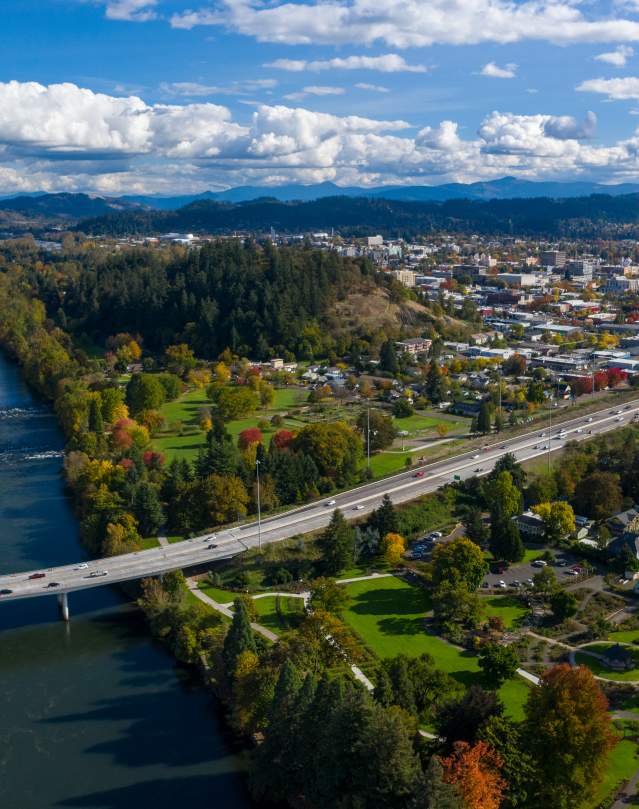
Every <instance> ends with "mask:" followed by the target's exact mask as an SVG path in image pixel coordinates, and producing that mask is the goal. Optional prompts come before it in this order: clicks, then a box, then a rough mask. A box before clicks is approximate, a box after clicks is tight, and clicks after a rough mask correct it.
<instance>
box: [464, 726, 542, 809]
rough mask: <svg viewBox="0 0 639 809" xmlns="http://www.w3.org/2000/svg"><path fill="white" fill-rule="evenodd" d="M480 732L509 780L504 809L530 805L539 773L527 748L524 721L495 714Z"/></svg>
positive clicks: (516, 808)
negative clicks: (529, 798)
mask: <svg viewBox="0 0 639 809" xmlns="http://www.w3.org/2000/svg"><path fill="white" fill-rule="evenodd" d="M478 736H479V738H480V739H481V740H482V741H485V742H487V743H488V745H490V747H492V749H493V750H495V752H496V753H497V754H498V755H499V757H500V758H501V760H502V766H501V774H502V777H503V778H504V780H505V781H506V784H507V787H506V791H505V793H504V801H503V804H502V809H523V807H526V806H529V802H528V792H529V789H530V785H531V784H532V783H533V780H534V779H535V777H536V776H535V771H534V768H533V764H532V759H531V757H530V754H529V753H528V752H527V751H526V750H525V749H524V747H525V743H526V739H525V733H524V732H523V731H522V727H521V725H520V724H519V723H517V722H513V721H512V720H511V719H508V718H507V717H505V716H491V717H490V718H489V719H487V720H486V722H484V724H483V725H482V727H481V728H480V730H479V734H478Z"/></svg>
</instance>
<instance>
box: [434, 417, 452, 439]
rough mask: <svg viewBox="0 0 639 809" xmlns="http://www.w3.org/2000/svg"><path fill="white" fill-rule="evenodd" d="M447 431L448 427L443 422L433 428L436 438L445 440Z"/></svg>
mask: <svg viewBox="0 0 639 809" xmlns="http://www.w3.org/2000/svg"><path fill="white" fill-rule="evenodd" d="M449 430H450V427H449V426H448V424H446V422H445V421H440V422H439V423H438V424H437V426H436V427H435V432H436V433H437V437H438V438H446V436H447V435H448V431H449Z"/></svg>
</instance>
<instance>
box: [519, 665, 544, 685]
mask: <svg viewBox="0 0 639 809" xmlns="http://www.w3.org/2000/svg"><path fill="white" fill-rule="evenodd" d="M517 674H519V676H520V677H523V678H524V680H528V682H529V683H532V684H533V685H539V682H540V680H539V677H537V676H536V675H534V674H531V673H530V672H529V671H526V669H517Z"/></svg>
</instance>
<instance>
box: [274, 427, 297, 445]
mask: <svg viewBox="0 0 639 809" xmlns="http://www.w3.org/2000/svg"><path fill="white" fill-rule="evenodd" d="M294 437H295V436H294V435H293V433H292V432H291V431H290V430H278V431H277V432H276V433H275V435H274V436H273V443H274V444H275V446H276V447H277V448H278V449H286V447H288V446H289V445H290V443H291V441H292V440H293V438H294Z"/></svg>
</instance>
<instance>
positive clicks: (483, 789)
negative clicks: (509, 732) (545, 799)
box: [441, 741, 551, 809]
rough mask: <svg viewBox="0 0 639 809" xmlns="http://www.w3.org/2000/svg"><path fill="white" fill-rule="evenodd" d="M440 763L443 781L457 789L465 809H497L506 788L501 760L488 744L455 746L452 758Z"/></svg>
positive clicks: (466, 743)
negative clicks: (442, 770)
mask: <svg viewBox="0 0 639 809" xmlns="http://www.w3.org/2000/svg"><path fill="white" fill-rule="evenodd" d="M441 763H442V767H443V768H444V781H445V782H446V783H447V784H455V785H456V786H457V788H458V789H459V791H460V792H461V795H462V797H463V799H464V805H465V806H466V807H467V809H499V806H500V805H501V802H502V796H503V792H504V789H505V788H506V786H507V784H506V782H505V781H504V779H503V778H502V777H501V767H502V760H501V756H499V754H498V753H496V752H495V750H493V748H492V747H491V746H490V745H489V744H487V743H486V742H484V741H480V742H477V743H476V744H474V745H472V746H471V745H470V744H468V742H455V744H454V746H453V752H452V755H450V756H448V757H447V758H444V759H442V762H441ZM550 805H551V804H548V806H550Z"/></svg>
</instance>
